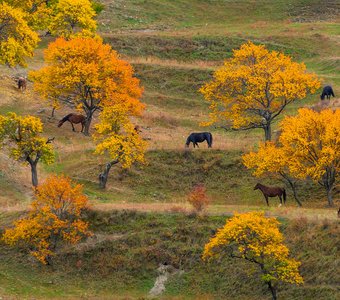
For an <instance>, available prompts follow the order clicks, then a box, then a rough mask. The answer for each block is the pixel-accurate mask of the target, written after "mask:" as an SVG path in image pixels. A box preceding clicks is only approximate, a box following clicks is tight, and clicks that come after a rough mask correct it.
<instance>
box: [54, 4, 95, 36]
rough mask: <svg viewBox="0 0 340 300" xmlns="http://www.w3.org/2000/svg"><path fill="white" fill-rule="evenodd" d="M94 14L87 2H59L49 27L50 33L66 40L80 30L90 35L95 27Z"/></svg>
mask: <svg viewBox="0 0 340 300" xmlns="http://www.w3.org/2000/svg"><path fill="white" fill-rule="evenodd" d="M95 14H96V13H95V11H94V10H93V8H92V4H91V2H90V1H89V0H59V1H58V3H57V4H56V6H55V8H54V15H53V17H52V20H51V23H50V25H49V29H50V32H51V33H52V34H53V35H56V36H63V37H67V38H69V37H70V36H72V35H74V34H76V33H77V32H78V31H82V30H83V31H84V32H86V33H89V34H90V35H91V33H94V32H95V30H96V27H97V24H96V21H95V20H94V19H93V18H94V16H95Z"/></svg>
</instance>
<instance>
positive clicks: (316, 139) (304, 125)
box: [243, 109, 340, 206]
mask: <svg viewBox="0 0 340 300" xmlns="http://www.w3.org/2000/svg"><path fill="white" fill-rule="evenodd" d="M280 128H281V131H282V132H281V135H280V137H279V140H278V144H277V145H275V144H273V143H266V144H261V145H260V147H259V149H258V151H257V152H251V153H249V154H246V155H244V156H243V161H244V164H245V165H246V166H247V167H248V168H251V169H253V170H254V175H255V176H261V175H263V174H265V173H266V172H269V173H271V174H279V175H281V176H282V177H284V178H286V179H290V180H292V181H293V182H294V178H296V179H300V180H305V179H307V178H311V179H312V180H313V181H314V182H316V183H319V184H320V185H322V186H323V187H324V188H325V191H326V193H327V199H328V204H329V205H331V206H332V205H333V199H332V193H333V189H334V187H335V184H336V180H337V178H338V176H339V168H340V137H339V133H340V111H339V110H335V111H332V110H330V109H328V110H323V111H321V112H315V111H313V110H310V109H300V110H299V113H298V115H297V116H294V117H286V118H285V119H284V120H283V121H282V122H281V125H280Z"/></svg>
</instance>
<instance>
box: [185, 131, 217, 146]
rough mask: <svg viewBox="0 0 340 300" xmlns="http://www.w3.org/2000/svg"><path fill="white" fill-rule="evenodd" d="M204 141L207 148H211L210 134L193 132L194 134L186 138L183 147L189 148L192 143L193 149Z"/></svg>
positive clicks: (211, 139)
mask: <svg viewBox="0 0 340 300" xmlns="http://www.w3.org/2000/svg"><path fill="white" fill-rule="evenodd" d="M204 141H207V143H208V148H211V146H212V141H213V138H212V134H211V133H210V132H194V133H191V134H190V135H189V136H188V138H187V142H186V143H185V145H186V147H189V145H190V143H192V144H193V145H194V148H195V146H197V147H198V144H197V143H202V142H204ZM198 148H199V147H198Z"/></svg>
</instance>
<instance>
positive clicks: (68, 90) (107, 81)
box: [30, 37, 144, 135]
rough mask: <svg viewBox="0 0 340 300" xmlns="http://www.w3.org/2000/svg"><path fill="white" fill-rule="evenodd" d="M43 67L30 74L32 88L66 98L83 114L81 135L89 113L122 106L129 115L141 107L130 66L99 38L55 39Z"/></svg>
mask: <svg viewBox="0 0 340 300" xmlns="http://www.w3.org/2000/svg"><path fill="white" fill-rule="evenodd" d="M45 63H46V66H45V67H43V68H42V69H40V70H38V71H34V72H31V73H30V77H31V78H32V79H33V80H34V88H35V89H36V90H37V91H38V92H39V93H40V94H41V95H42V96H44V97H45V98H46V99H49V100H52V101H51V105H52V106H54V105H55V99H61V98H62V97H68V98H69V100H70V101H72V102H73V104H74V105H75V106H76V107H77V108H78V109H80V110H83V111H84V112H85V114H86V124H85V130H84V134H85V135H89V130H90V125H91V121H92V117H93V114H94V113H95V112H96V111H97V110H102V109H103V108H105V107H108V106H112V105H116V104H123V105H124V106H125V107H126V108H127V109H128V114H129V115H138V114H139V113H140V112H141V111H142V110H143V108H144V105H143V104H142V103H141V102H140V101H139V99H140V97H141V95H142V88H141V87H140V85H139V80H138V79H137V78H135V77H134V71H133V68H132V67H131V65H130V64H129V63H128V62H126V61H124V60H122V59H120V58H119V56H118V54H117V52H116V51H114V50H112V48H111V47H110V46H109V45H106V44H103V42H102V40H101V39H100V38H98V37H97V38H84V37H75V38H72V39H71V40H65V39H64V38H58V39H57V40H56V41H55V42H53V43H51V44H49V46H48V49H47V50H46V51H45Z"/></svg>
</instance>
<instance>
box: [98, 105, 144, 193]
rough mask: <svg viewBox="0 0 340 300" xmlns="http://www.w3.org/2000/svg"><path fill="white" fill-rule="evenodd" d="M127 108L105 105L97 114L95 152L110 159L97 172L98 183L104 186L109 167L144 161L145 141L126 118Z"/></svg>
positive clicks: (128, 165)
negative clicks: (99, 172) (103, 167)
mask: <svg viewBox="0 0 340 300" xmlns="http://www.w3.org/2000/svg"><path fill="white" fill-rule="evenodd" d="M128 110H129V108H128V107H126V106H122V105H115V106H109V107H106V108H105V109H104V110H103V111H102V112H101V114H100V116H99V119H100V121H99V123H98V124H97V125H96V134H95V141H96V143H97V145H96V150H95V153H96V154H100V155H103V154H107V155H108V156H109V158H110V161H109V162H108V163H107V164H106V165H105V169H104V171H103V172H102V173H101V174H99V185H100V187H101V188H105V187H106V183H107V179H108V176H109V172H110V169H111V167H112V166H113V165H115V164H118V163H120V164H121V165H122V167H123V168H125V169H127V168H130V167H131V166H132V164H133V163H135V162H139V163H144V161H145V159H144V153H145V151H146V146H147V145H146V142H145V141H144V140H143V139H142V138H141V136H140V135H139V133H138V131H137V130H136V129H135V126H134V125H133V124H132V123H131V122H130V120H129V118H128Z"/></svg>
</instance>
